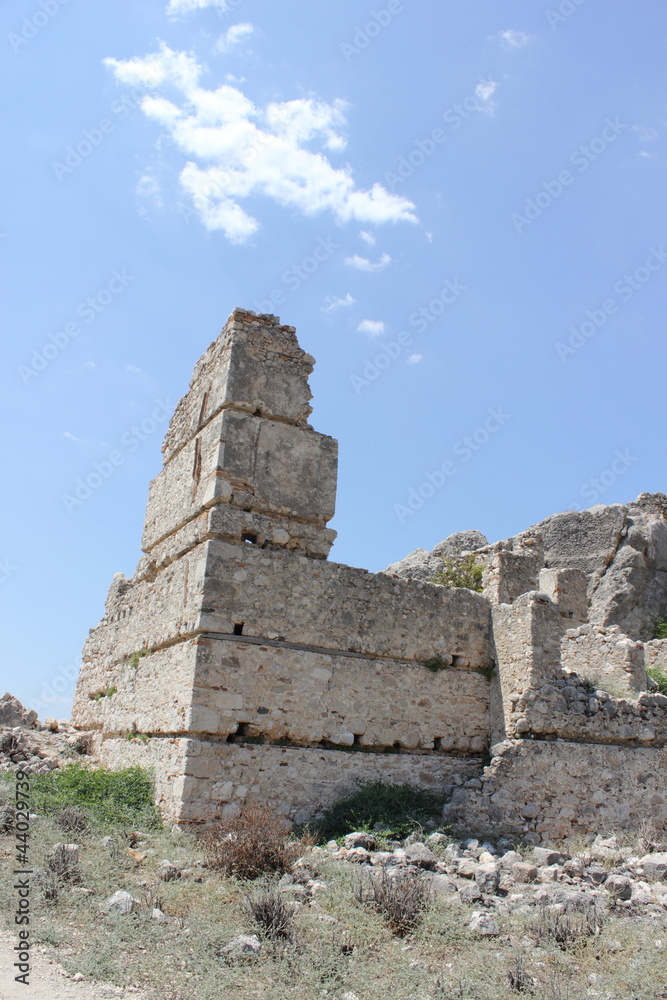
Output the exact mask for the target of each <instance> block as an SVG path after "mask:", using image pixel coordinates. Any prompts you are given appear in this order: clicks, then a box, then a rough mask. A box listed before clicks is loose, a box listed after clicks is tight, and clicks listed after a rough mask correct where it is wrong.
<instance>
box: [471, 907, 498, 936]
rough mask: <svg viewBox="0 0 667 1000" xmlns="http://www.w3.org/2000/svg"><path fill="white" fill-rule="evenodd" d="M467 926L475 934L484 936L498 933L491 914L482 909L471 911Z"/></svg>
mask: <svg viewBox="0 0 667 1000" xmlns="http://www.w3.org/2000/svg"><path fill="white" fill-rule="evenodd" d="M468 927H469V929H470V930H471V931H473V932H474V933H475V934H481V935H483V936H484V937H496V936H497V935H498V933H499V932H498V927H497V925H496V922H495V920H494V919H493V917H492V916H491V914H490V913H484V911H483V910H474V911H473V914H472V917H471V919H470V923H469V924H468Z"/></svg>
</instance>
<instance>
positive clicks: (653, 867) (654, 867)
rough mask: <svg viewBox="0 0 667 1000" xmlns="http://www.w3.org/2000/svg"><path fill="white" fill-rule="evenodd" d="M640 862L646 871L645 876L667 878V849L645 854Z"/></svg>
mask: <svg viewBox="0 0 667 1000" xmlns="http://www.w3.org/2000/svg"><path fill="white" fill-rule="evenodd" d="M639 864H640V866H641V868H642V869H643V871H644V877H645V878H648V879H667V851H658V852H657V853H655V854H645V855H644V857H643V858H640V860H639Z"/></svg>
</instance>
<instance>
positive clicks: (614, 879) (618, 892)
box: [604, 875, 632, 899]
mask: <svg viewBox="0 0 667 1000" xmlns="http://www.w3.org/2000/svg"><path fill="white" fill-rule="evenodd" d="M604 887H605V889H606V890H607V892H609V893H611V896H612V899H630V897H631V896H632V885H631V883H630V879H629V878H626V877H625V876H624V875H609V877H608V878H607V881H606V882H605V884H604Z"/></svg>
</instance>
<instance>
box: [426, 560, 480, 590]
mask: <svg viewBox="0 0 667 1000" xmlns="http://www.w3.org/2000/svg"><path fill="white" fill-rule="evenodd" d="M442 563H443V568H442V570H441V571H440V572H439V573H436V574H435V576H433V577H431V580H432V582H433V583H439V584H440V586H441V587H465V589H466V590H476V591H477V592H478V593H480V592H481V591H482V574H483V573H484V567H483V566H482V564H481V563H478V562H477V560H476V558H475V556H474V554H473V553H472V552H471V553H470V555H468V556H459V558H458V559H443V560H442Z"/></svg>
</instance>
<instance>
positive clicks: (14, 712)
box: [0, 693, 37, 729]
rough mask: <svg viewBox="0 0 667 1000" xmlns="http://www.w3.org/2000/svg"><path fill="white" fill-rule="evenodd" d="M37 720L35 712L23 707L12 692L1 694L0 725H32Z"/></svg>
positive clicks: (6, 726) (9, 726)
mask: <svg viewBox="0 0 667 1000" xmlns="http://www.w3.org/2000/svg"><path fill="white" fill-rule="evenodd" d="M36 722H37V712H34V711H32V709H30V710H29V709H27V708H24V707H23V705H22V704H21V702H20V701H19V700H18V698H15V697H14V695H13V694H9V693H7V694H3V696H2V698H0V727H3V728H7V729H14V727H16V726H26V727H32V726H34V725H35V723H36Z"/></svg>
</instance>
